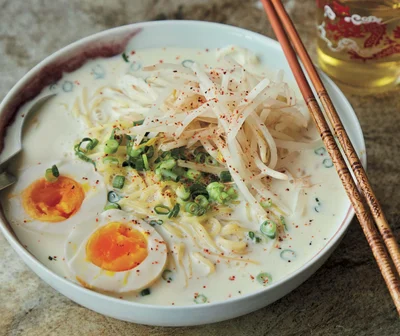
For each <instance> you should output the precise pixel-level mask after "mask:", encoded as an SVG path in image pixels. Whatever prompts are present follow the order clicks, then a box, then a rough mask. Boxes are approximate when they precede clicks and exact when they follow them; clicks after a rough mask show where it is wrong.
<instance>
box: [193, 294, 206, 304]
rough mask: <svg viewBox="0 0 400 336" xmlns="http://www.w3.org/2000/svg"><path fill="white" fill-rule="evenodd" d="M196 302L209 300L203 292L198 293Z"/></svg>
mask: <svg viewBox="0 0 400 336" xmlns="http://www.w3.org/2000/svg"><path fill="white" fill-rule="evenodd" d="M193 301H194V302H195V303H197V304H202V303H206V302H207V297H206V296H205V295H203V294H199V295H197V296H196V297H195V298H194V300H193Z"/></svg>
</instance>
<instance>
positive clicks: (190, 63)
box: [182, 59, 194, 68]
mask: <svg viewBox="0 0 400 336" xmlns="http://www.w3.org/2000/svg"><path fill="white" fill-rule="evenodd" d="M193 63H194V61H192V60H190V59H187V60H184V61H182V65H183V66H184V67H185V68H191V67H192V65H193Z"/></svg>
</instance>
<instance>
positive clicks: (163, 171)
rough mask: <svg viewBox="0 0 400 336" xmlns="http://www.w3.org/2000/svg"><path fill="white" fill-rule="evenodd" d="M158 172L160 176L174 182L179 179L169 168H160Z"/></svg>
mask: <svg viewBox="0 0 400 336" xmlns="http://www.w3.org/2000/svg"><path fill="white" fill-rule="evenodd" d="M160 174H161V176H163V177H165V178H167V179H170V180H172V181H174V182H178V181H179V176H178V175H177V174H175V173H174V172H173V171H171V170H167V169H160Z"/></svg>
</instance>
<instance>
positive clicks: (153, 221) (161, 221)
mask: <svg viewBox="0 0 400 336" xmlns="http://www.w3.org/2000/svg"><path fill="white" fill-rule="evenodd" d="M163 223H164V221H163V220H162V219H160V220H151V221H150V223H149V224H150V225H151V226H154V225H162V224H163Z"/></svg>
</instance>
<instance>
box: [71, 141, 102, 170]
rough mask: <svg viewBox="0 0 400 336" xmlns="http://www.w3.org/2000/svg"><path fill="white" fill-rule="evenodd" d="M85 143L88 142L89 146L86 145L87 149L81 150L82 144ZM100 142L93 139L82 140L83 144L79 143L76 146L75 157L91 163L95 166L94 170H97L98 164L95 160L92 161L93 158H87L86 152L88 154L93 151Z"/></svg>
mask: <svg viewBox="0 0 400 336" xmlns="http://www.w3.org/2000/svg"><path fill="white" fill-rule="evenodd" d="M85 142H88V144H87V145H86V149H83V148H81V146H82V144H84V143H85ZM98 142H99V141H98V140H97V139H93V140H92V139H91V138H83V139H82V140H81V142H79V143H78V144H76V145H75V146H74V151H75V155H76V156H77V157H78V158H80V159H81V160H82V161H85V162H90V163H91V164H93V166H94V168H95V169H96V163H95V162H94V160H92V159H91V158H89V157H87V156H86V155H85V153H86V152H88V151H89V150H92V149H94V148H95V147H96V145H97V144H98Z"/></svg>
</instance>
